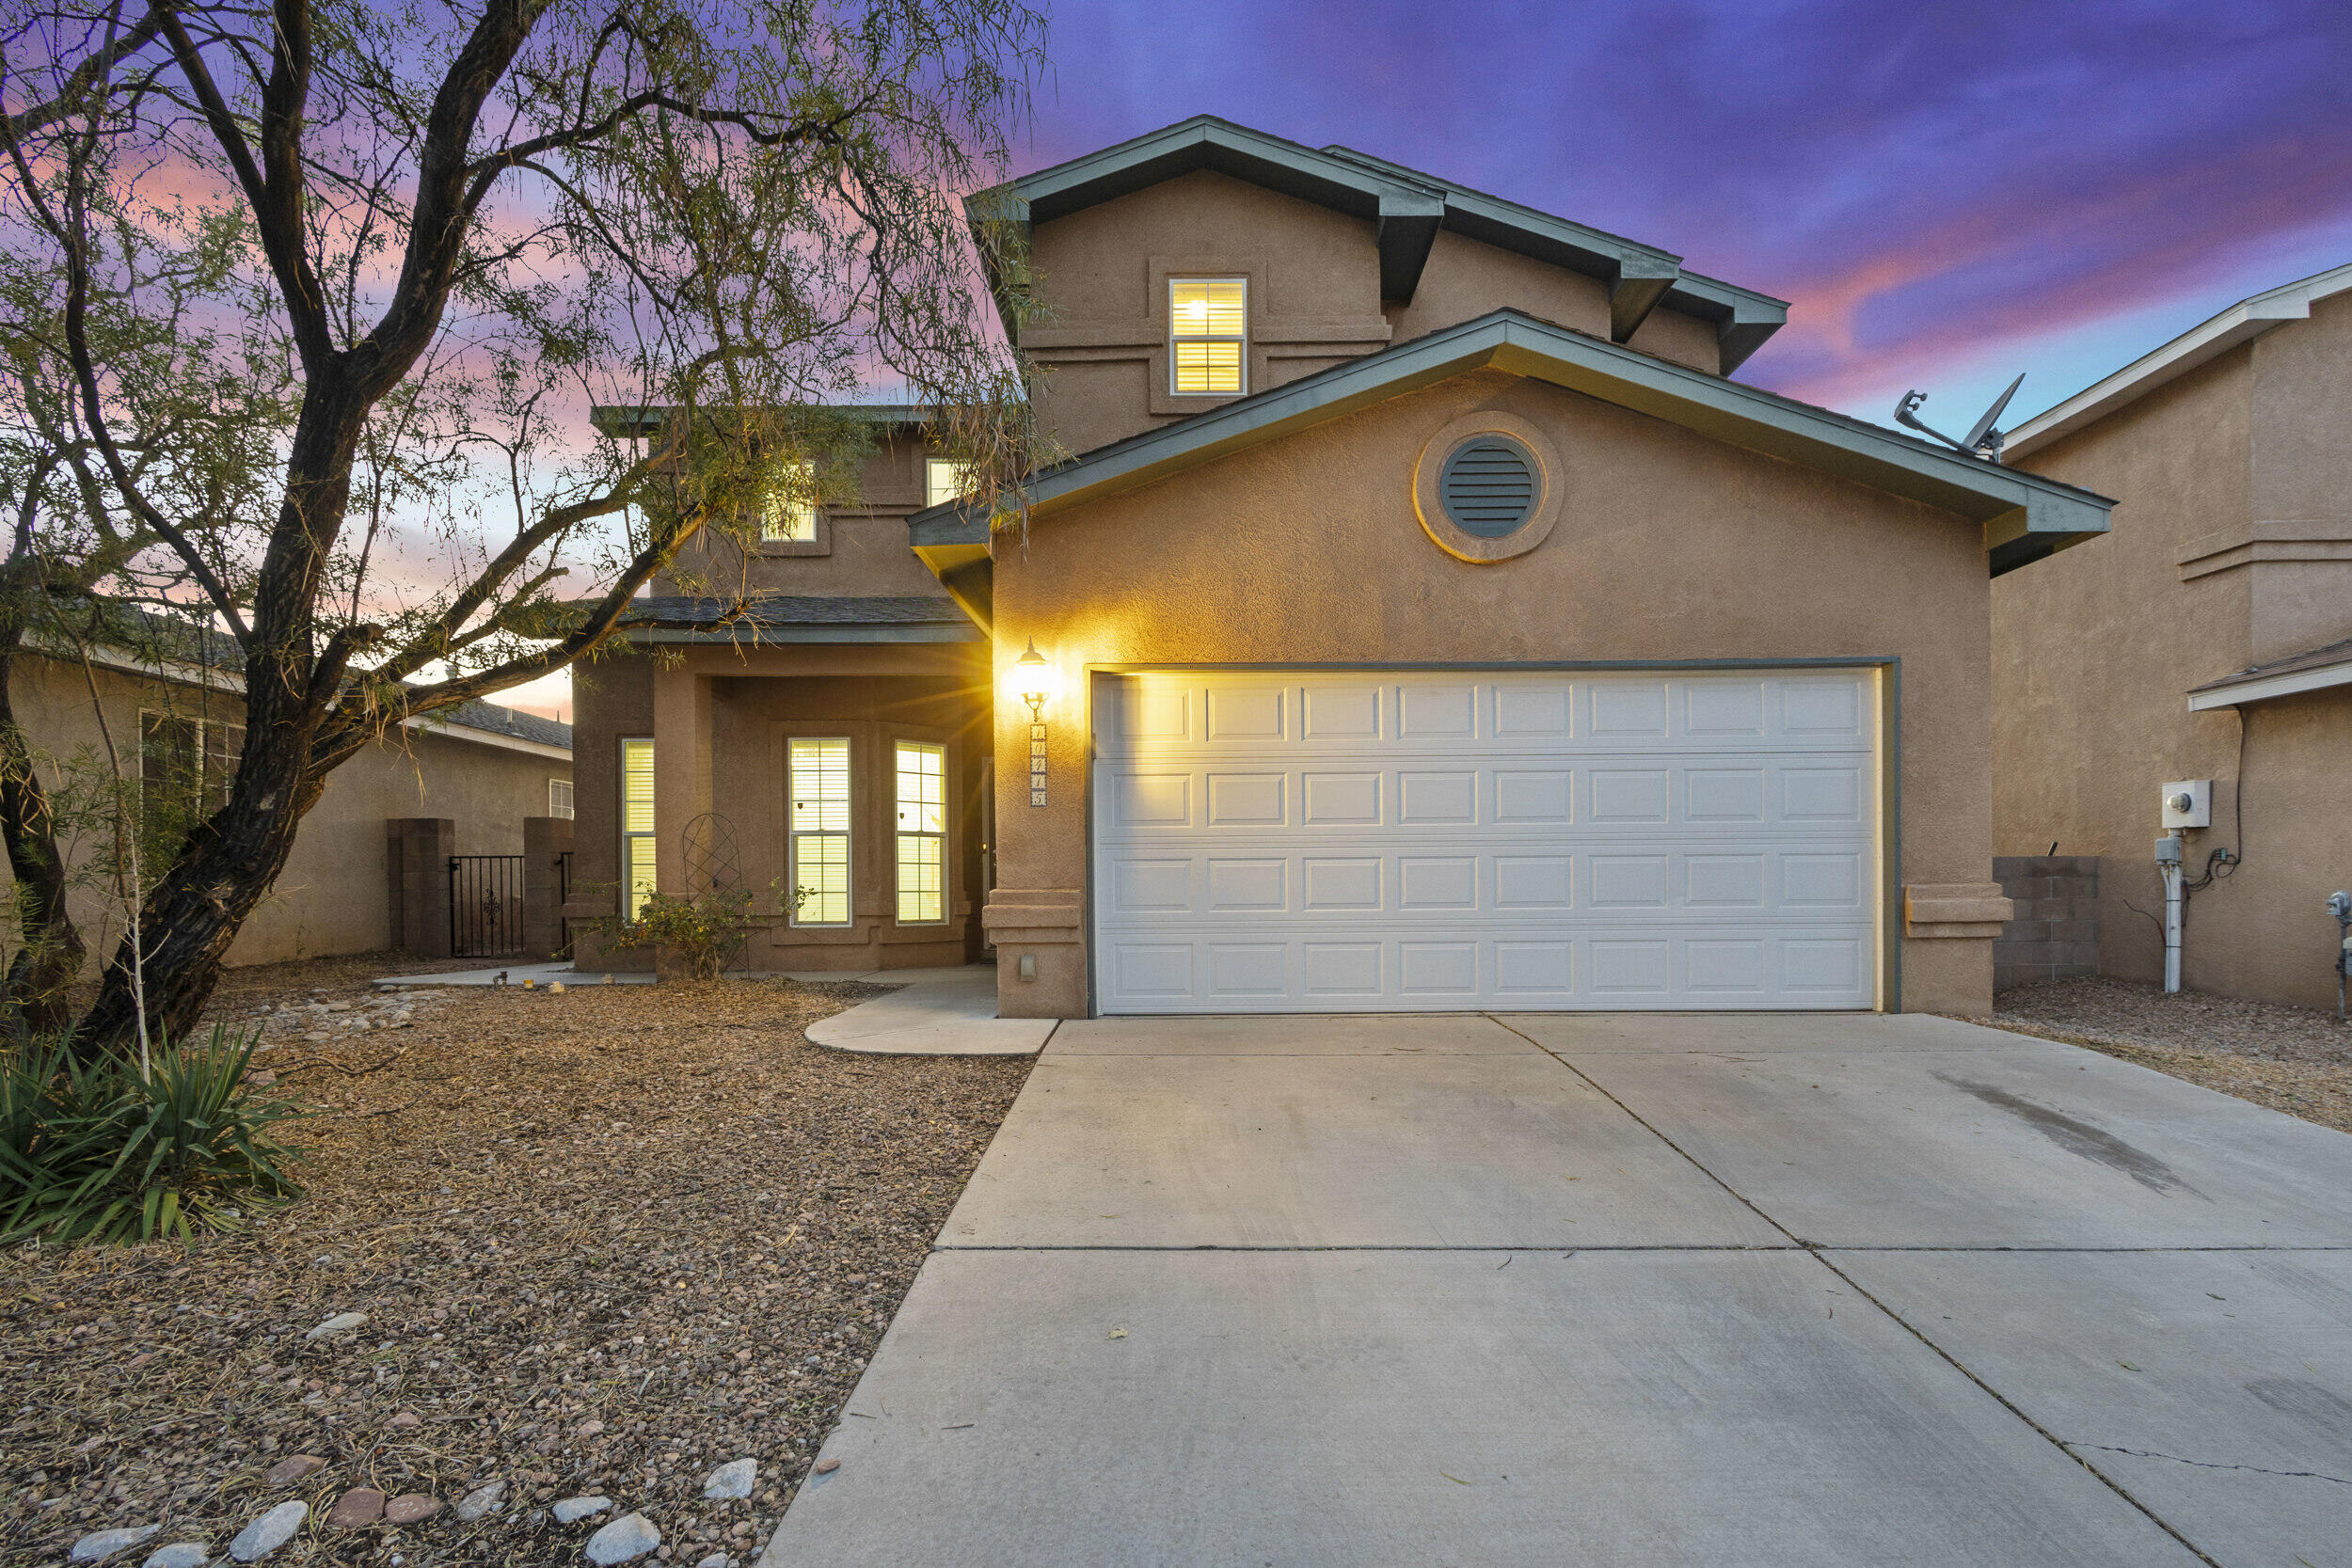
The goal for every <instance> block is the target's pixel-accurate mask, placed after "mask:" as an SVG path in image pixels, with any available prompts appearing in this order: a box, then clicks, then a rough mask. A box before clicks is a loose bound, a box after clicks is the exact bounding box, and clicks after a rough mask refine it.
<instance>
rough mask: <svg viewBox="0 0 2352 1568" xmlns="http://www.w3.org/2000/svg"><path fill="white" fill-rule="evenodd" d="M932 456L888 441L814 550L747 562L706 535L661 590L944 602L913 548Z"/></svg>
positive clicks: (770, 552) (729, 543)
mask: <svg viewBox="0 0 2352 1568" xmlns="http://www.w3.org/2000/svg"><path fill="white" fill-rule="evenodd" d="M929 452H930V447H929V446H928V445H927V444H926V443H925V442H924V440H923V439H922V438H921V437H920V436H915V435H913V434H908V433H892V434H888V435H884V436H882V437H880V438H879V439H877V440H876V442H875V443H874V448H873V450H872V451H870V452H869V453H867V455H866V459H865V460H864V461H863V462H862V463H860V464H859V465H858V475H857V481H858V483H857V487H856V491H855V496H854V504H849V503H845V504H843V505H840V506H828V507H826V508H824V509H823V511H822V512H820V514H819V515H818V523H817V540H816V542H815V543H814V544H812V545H771V546H766V547H765V548H762V549H758V550H755V551H753V552H751V554H750V557H749V559H748V560H747V559H746V557H745V552H744V551H743V550H742V548H741V547H740V546H739V545H738V544H737V543H736V541H735V540H734V539H733V538H731V537H729V536H727V535H725V534H723V533H719V532H716V531H713V532H707V533H700V534H697V535H696V536H695V537H694V538H693V539H692V540H691V541H689V543H688V544H687V546H686V547H685V548H683V549H681V550H680V551H679V552H678V559H677V563H676V565H675V568H674V569H673V570H672V571H670V572H667V573H664V574H662V575H661V576H660V578H656V580H655V583H654V592H656V593H658V594H680V593H691V594H719V595H722V596H724V595H730V594H734V593H736V592H737V591H738V590H739V589H740V590H741V591H743V592H745V593H776V594H929V595H931V596H933V597H936V596H937V595H938V594H939V582H938V580H937V579H936V578H933V577H932V576H931V575H930V572H928V571H926V570H925V569H924V567H923V563H922V562H920V561H918V560H916V559H915V557H914V552H913V551H911V550H909V549H908V548H907V524H906V519H907V515H908V514H909V513H913V512H919V511H921V510H922V508H923V504H924V459H925V458H926V456H927V455H928V454H929Z"/></svg>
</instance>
